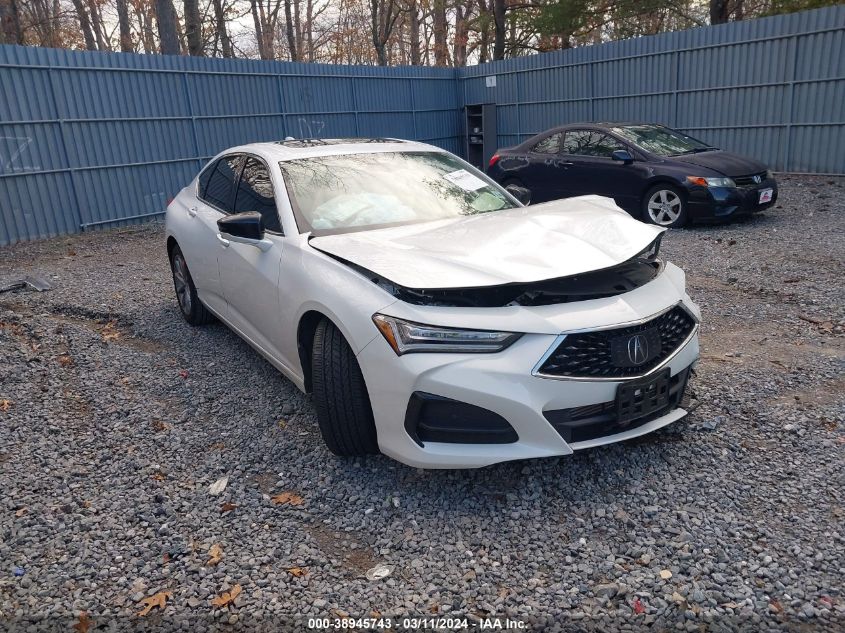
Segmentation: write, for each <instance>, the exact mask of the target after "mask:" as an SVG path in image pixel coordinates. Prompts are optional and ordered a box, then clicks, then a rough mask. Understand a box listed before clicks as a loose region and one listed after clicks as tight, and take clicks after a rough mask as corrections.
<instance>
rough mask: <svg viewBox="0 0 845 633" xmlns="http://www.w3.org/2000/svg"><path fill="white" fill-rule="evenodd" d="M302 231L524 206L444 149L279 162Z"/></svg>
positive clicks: (364, 226)
mask: <svg viewBox="0 0 845 633" xmlns="http://www.w3.org/2000/svg"><path fill="white" fill-rule="evenodd" d="M279 167H280V168H281V170H282V174H283V175H284V177H285V183H286V184H287V188H288V194H289V195H290V199H291V204H292V206H293V209H294V213H295V214H296V216H297V223H298V224H299V230H300V231H302V232H306V231H313V233H314V235H329V234H332V233H342V232H348V231H360V230H365V229H374V228H381V227H385V226H394V225H399V224H412V223H417V222H429V221H432V220H443V219H447V218H454V217H457V216H462V215H475V214H478V213H487V212H489V211H498V210H499V209H511V208H513V207H516V206H518V204H517V203H516V202H514V200H513V199H512V198H511V197H510V196H509V195H508V194H506V193H505V192H504V191H503V190H502V189H501V188H500V187H499V186H498V185H496V184H495V183H494V182H493V181H492V180H490V179H489V178H487V177H486V176H484V175H483V174H479V173H477V172H475V171H474V170H473V171H470V169H471V168H470V167H469V165H467V164H466V163H465V162H463V161H462V160H460V159H459V158H457V157H455V156H452V155H451V154H444V153H441V152H379V153H372V154H344V155H340V156H318V157H314V158H301V159H298V160H289V161H283V162H281V163H279Z"/></svg>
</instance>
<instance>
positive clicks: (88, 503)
mask: <svg viewBox="0 0 845 633" xmlns="http://www.w3.org/2000/svg"><path fill="white" fill-rule="evenodd" d="M82 507H83V508H85V509H88V508H90V507H91V502H90V501H88V499H86V500H85V501H83V502H82Z"/></svg>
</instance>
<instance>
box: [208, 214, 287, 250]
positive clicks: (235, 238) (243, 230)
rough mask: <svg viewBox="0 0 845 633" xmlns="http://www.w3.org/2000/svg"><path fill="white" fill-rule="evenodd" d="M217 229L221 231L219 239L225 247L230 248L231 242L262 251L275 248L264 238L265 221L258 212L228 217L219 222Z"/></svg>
mask: <svg viewBox="0 0 845 633" xmlns="http://www.w3.org/2000/svg"><path fill="white" fill-rule="evenodd" d="M217 228H218V230H219V231H220V235H218V238H219V240H220V243H221V244H223V246H229V240H231V241H232V242H238V243H239V244H248V245H250V246H255V247H256V248H257V249H259V250H262V251H266V250H269V249H270V247H272V246H273V242H271V241H270V240H268V239H266V238H265V237H264V221H263V220H262V219H261V214H260V213H258V211H244V212H243V213H234V214H232V215H227V216H226V217H223V218H220V219H219V220H217Z"/></svg>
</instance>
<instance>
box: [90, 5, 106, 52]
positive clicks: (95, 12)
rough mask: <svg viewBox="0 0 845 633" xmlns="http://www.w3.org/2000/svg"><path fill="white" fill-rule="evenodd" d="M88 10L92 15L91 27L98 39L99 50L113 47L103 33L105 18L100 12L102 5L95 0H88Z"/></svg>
mask: <svg viewBox="0 0 845 633" xmlns="http://www.w3.org/2000/svg"><path fill="white" fill-rule="evenodd" d="M88 11H89V13H90V15H91V28H92V29H93V31H94V37H95V38H96V40H97V50H101V51H107V50H110V49H111V45H110V44H109V42H108V40H106V38H105V35H104V33H103V20H102V17H101V14H100V11H101V9H100V7H99V6H97V3H96V1H95V0H88Z"/></svg>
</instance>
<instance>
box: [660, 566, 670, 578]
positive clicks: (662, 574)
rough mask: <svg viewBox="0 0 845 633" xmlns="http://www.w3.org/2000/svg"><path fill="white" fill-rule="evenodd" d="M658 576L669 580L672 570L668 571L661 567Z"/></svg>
mask: <svg viewBox="0 0 845 633" xmlns="http://www.w3.org/2000/svg"><path fill="white" fill-rule="evenodd" d="M660 577H661V578H662V579H663V580H669V579H670V578H671V577H672V572H671V571H669V570H668V569H662V570H660Z"/></svg>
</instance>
